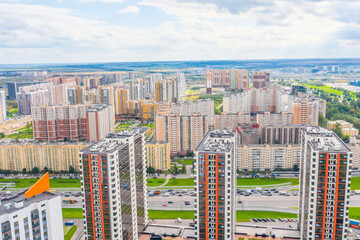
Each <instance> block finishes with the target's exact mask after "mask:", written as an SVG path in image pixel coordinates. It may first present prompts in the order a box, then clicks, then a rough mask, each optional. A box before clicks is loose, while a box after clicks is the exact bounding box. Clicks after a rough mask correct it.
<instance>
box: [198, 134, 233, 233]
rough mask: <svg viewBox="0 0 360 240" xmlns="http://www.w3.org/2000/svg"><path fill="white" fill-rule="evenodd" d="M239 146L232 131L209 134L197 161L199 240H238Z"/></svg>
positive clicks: (200, 147)
mask: <svg viewBox="0 0 360 240" xmlns="http://www.w3.org/2000/svg"><path fill="white" fill-rule="evenodd" d="M235 149H236V144H235V135H234V133H233V132H231V131H227V130H216V131H210V132H208V133H207V134H206V136H205V137H204V139H203V140H202V141H201V143H200V144H199V146H198V147H197V148H196V151H195V157H196V164H195V169H196V170H195V172H196V177H195V190H197V191H196V192H197V194H196V199H195V224H196V228H195V236H196V238H197V239H198V240H205V239H214V240H215V239H216V240H225V239H229V240H231V239H235V223H236V208H235V196H236V191H235V190H236V172H235V159H236V157H235V156H236V151H235Z"/></svg>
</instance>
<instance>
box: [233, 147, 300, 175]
mask: <svg viewBox="0 0 360 240" xmlns="http://www.w3.org/2000/svg"><path fill="white" fill-rule="evenodd" d="M236 163H237V169H238V170H239V171H273V170H277V169H293V167H294V165H295V164H297V165H298V166H299V164H300V145H269V144H252V145H241V146H238V147H237V162H236Z"/></svg>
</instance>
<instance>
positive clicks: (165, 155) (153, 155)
mask: <svg viewBox="0 0 360 240" xmlns="http://www.w3.org/2000/svg"><path fill="white" fill-rule="evenodd" d="M146 156H147V166H148V167H153V168H154V169H155V170H161V171H167V170H169V169H170V144H169V143H167V142H148V143H146Z"/></svg>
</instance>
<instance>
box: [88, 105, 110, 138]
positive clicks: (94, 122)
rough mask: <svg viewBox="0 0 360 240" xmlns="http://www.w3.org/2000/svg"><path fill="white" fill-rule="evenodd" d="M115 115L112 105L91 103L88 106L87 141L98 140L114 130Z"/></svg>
mask: <svg viewBox="0 0 360 240" xmlns="http://www.w3.org/2000/svg"><path fill="white" fill-rule="evenodd" d="M114 122H115V116H114V111H113V106H112V105H100V104H99V105H91V106H89V107H87V108H86V129H87V131H86V133H87V137H86V139H87V141H89V142H96V141H99V140H100V139H102V138H104V137H106V136H107V135H108V134H109V133H111V132H114V131H115V129H114Z"/></svg>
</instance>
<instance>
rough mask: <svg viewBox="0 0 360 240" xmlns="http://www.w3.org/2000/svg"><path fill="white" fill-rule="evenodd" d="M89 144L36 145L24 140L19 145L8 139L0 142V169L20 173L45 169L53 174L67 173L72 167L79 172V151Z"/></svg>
mask: <svg viewBox="0 0 360 240" xmlns="http://www.w3.org/2000/svg"><path fill="white" fill-rule="evenodd" d="M88 145H89V144H88V143H86V142H79V143H76V142H74V143H64V142H61V143H37V142H34V141H29V140H26V142H23V141H22V140H20V142H19V143H16V142H12V141H10V140H8V139H3V140H1V141H0V169H3V170H10V171H12V172H13V171H17V172H21V171H22V170H23V169H24V168H25V169H26V170H27V171H31V170H32V169H33V168H35V167H37V168H38V169H40V170H43V169H44V168H45V167H47V168H48V169H49V170H52V171H55V172H61V171H69V169H70V167H73V168H74V169H75V171H80V166H79V151H80V150H81V149H83V148H85V147H87V146H88Z"/></svg>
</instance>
